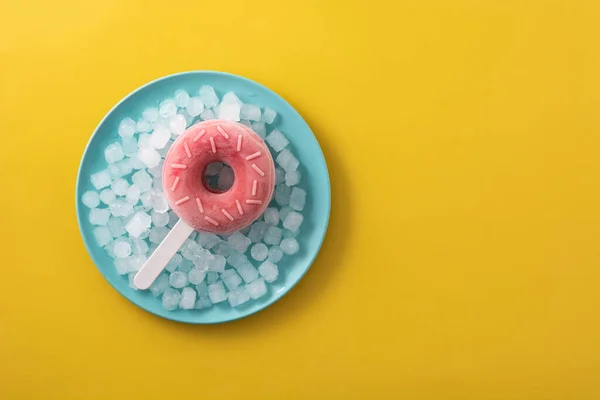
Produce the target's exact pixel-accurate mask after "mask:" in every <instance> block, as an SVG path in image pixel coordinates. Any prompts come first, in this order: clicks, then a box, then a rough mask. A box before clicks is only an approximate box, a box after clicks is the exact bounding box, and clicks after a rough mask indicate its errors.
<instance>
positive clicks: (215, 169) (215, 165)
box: [204, 161, 225, 176]
mask: <svg viewBox="0 0 600 400" xmlns="http://www.w3.org/2000/svg"><path fill="white" fill-rule="evenodd" d="M224 166H225V164H223V163H222V162H220V161H215V162H212V163H210V164H208V165H207V166H206V171H205V172H204V173H205V175H208V176H215V175H219V173H220V172H221V170H222V169H223V167H224Z"/></svg>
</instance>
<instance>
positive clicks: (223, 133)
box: [217, 125, 229, 139]
mask: <svg viewBox="0 0 600 400" xmlns="http://www.w3.org/2000/svg"><path fill="white" fill-rule="evenodd" d="M217 130H218V131H219V133H220V134H221V135H223V137H224V138H225V139H229V135H228V134H227V132H225V130H223V128H221V125H217Z"/></svg>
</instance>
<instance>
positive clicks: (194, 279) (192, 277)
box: [188, 268, 206, 285]
mask: <svg viewBox="0 0 600 400" xmlns="http://www.w3.org/2000/svg"><path fill="white" fill-rule="evenodd" d="M205 277H206V271H202V270H200V269H198V268H192V269H191V270H190V272H188V281H190V283H191V284H192V285H198V284H200V283H201V282H202V281H203V280H204V278H205Z"/></svg>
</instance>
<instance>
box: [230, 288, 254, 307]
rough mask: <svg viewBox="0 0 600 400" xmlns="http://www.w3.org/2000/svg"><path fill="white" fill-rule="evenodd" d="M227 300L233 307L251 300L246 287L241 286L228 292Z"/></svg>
mask: <svg viewBox="0 0 600 400" xmlns="http://www.w3.org/2000/svg"><path fill="white" fill-rule="evenodd" d="M227 300H229V305H231V307H237V306H239V305H242V304H244V303H245V302H247V301H248V300H250V295H249V294H248V291H247V290H246V289H245V288H243V287H239V288H236V289H234V290H232V291H230V292H229V293H227Z"/></svg>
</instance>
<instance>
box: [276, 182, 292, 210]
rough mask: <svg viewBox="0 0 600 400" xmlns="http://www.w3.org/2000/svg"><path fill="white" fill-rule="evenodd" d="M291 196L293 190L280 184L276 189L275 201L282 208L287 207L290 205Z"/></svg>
mask: <svg viewBox="0 0 600 400" xmlns="http://www.w3.org/2000/svg"><path fill="white" fill-rule="evenodd" d="M291 194H292V188H291V187H289V186H287V185H285V184H280V185H277V186H276V187H275V201H276V202H277V204H279V205H280V206H287V205H288V204H289V203H290V196H291Z"/></svg>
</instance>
